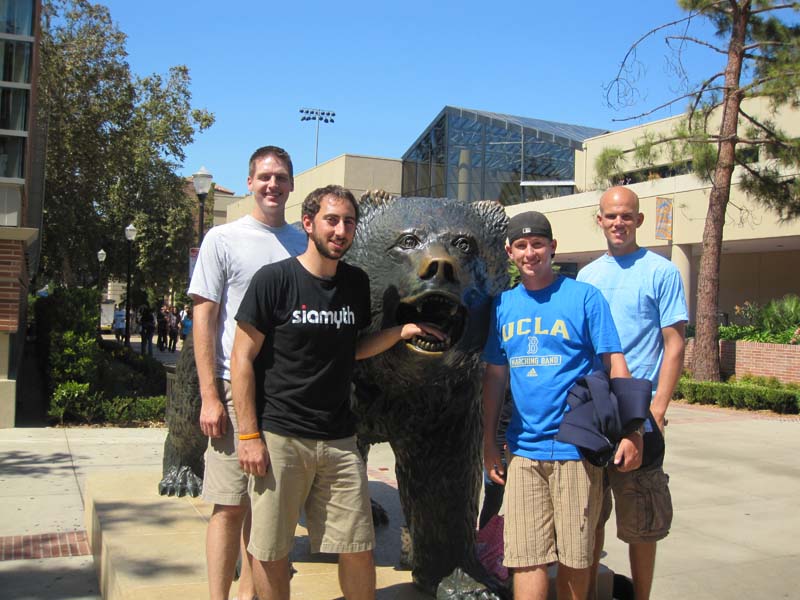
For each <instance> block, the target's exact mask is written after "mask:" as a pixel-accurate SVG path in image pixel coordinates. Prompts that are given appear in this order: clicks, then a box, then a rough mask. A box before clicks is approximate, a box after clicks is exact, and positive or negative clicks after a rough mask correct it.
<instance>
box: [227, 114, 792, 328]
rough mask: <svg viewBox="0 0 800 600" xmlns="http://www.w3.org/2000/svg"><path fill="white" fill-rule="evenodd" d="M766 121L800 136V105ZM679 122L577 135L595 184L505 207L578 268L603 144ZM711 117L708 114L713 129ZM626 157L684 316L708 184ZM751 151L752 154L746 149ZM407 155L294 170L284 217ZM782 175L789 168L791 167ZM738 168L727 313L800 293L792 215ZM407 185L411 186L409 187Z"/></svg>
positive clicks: (581, 167) (727, 240)
mask: <svg viewBox="0 0 800 600" xmlns="http://www.w3.org/2000/svg"><path fill="white" fill-rule="evenodd" d="M746 110H747V111H748V112H750V113H751V114H756V115H758V114H760V115H764V114H766V111H767V105H766V103H765V102H763V101H760V100H754V101H750V102H748V103H747V105H746ZM771 120H772V121H773V122H775V123H776V125H777V126H779V127H781V128H782V129H784V130H785V131H787V132H789V133H790V134H793V135H796V136H800V112H798V111H797V110H793V109H790V108H787V109H785V110H782V111H781V112H780V113H779V114H777V115H775V116H773V117H771ZM679 121H680V117H673V118H669V119H663V120H660V121H654V122H652V123H647V124H645V125H639V126H636V127H631V128H628V129H624V130H621V131H616V132H610V133H605V134H602V135H597V136H595V137H591V138H588V139H586V140H585V141H583V142H582V143H581V144H580V149H577V150H575V161H574V164H575V166H574V171H575V174H574V184H575V188H576V189H578V190H594V191H584V192H582V193H577V194H572V195H567V196H557V197H552V198H548V199H544V200H536V201H533V202H527V203H523V204H513V205H508V206H506V212H507V213H508V214H509V215H514V214H517V213H519V212H522V211H525V210H538V211H541V212H544V213H546V214H547V215H548V217H549V218H550V219H551V221H552V223H553V231H554V233H555V235H556V238H557V240H558V253H557V256H556V260H557V261H558V262H559V263H561V264H562V265H563V266H564V267H565V271H566V272H572V273H575V272H577V270H579V269H580V268H581V267H583V266H584V265H586V264H587V263H589V262H591V261H592V260H594V259H595V258H596V257H598V256H599V255H600V254H602V253H603V252H604V251H605V248H606V246H605V238H604V237H603V234H602V232H601V231H600V229H599V227H598V226H597V224H596V221H595V214H596V211H597V203H598V200H599V198H600V194H601V192H602V189H603V187H604V184H602V183H600V182H597V181H596V178H597V176H596V173H595V162H596V160H597V157H598V156H599V155H600V153H601V152H602V151H603V149H605V148H609V147H616V148H620V149H625V148H630V147H632V146H633V144H634V142H635V141H636V140H640V139H642V137H643V136H644V135H645V134H647V135H659V134H665V135H668V134H669V133H670V132H671V131H672V130H673V128H674V127H675V125H676V124H677V123H678V122H679ZM717 122H718V121H717ZM713 123H714V121H713V118H712V128H713V126H714V125H713ZM627 156H628V158H626V159H625V161H627V162H626V163H625V164H624V166H623V171H624V176H625V178H626V180H629V181H631V183H628V184H627V185H628V186H629V187H630V188H631V189H633V190H634V191H635V192H636V193H637V194H638V195H639V198H640V201H641V210H642V212H643V213H644V215H645V220H644V224H643V225H642V227H641V228H640V229H639V232H638V240H639V243H640V245H642V246H646V247H648V248H650V249H651V250H653V251H655V252H658V253H659V254H661V255H663V256H665V257H667V258H669V259H670V260H671V261H672V262H673V263H675V265H676V266H677V267H678V269H679V270H680V272H681V274H682V276H683V280H684V285H685V288H686V293H687V300H688V302H689V309H690V319H691V320H693V318H694V317H693V316H694V312H695V310H694V309H695V303H696V298H695V297H696V290H697V272H698V270H699V265H700V255H701V253H702V246H703V244H702V237H703V227H704V225H705V219H706V212H707V209H708V196H709V193H710V191H711V184H710V183H709V182H707V181H703V180H701V179H699V178H697V177H696V176H694V175H692V174H680V173H681V171H684V172H685V171H687V170H688V165H686V164H684V165H681V164H680V161H678V162H679V164H678V166H677V168H676V167H675V161H674V160H671V158H672V157H669V156H666V155H665V156H663V157H662V158H661V160H656V164H655V165H654V166H650V167H648V168H643V167H641V166H638V165H637V164H635V162H634V160H633V158H632V155H627ZM754 160H757V157H755V156H754ZM406 162H408V161H401V160H397V159H388V158H375V157H366V156H358V155H352V154H344V155H342V156H339V157H337V158H334V159H332V160H329V161H327V162H324V163H322V164H320V165H319V166H317V167H314V168H312V169H309V170H307V171H304V172H303V173H300V174H298V175H296V176H295V191H294V192H293V193H292V194H291V196H290V197H289V201H288V203H287V211H286V218H287V221H288V222H290V223H291V222H295V221H299V220H300V205H301V204H302V201H303V199H304V198H305V196H306V195H307V194H308V193H309V192H310V191H311V190H313V189H315V188H317V187H320V186H323V185H327V184H331V183H336V184H340V185H344V186H345V187H347V188H349V189H351V190H352V191H353V193H354V194H355V195H356V197H358V196H359V195H360V194H361V193H363V192H364V191H366V190H369V189H375V188H381V189H384V190H387V191H389V192H391V193H394V194H401V193H402V191H404V190H402V189H401V187H402V181H401V179H402V172H403V168H404V166H405V163H406ZM676 172H677V173H678V174H675V173H676ZM786 175H787V177H790V176H795V175H798V173H787V174H786ZM740 176H741V171H740V170H737V171H736V172H735V173H734V185H733V188H732V190H731V202H730V204H729V206H728V211H727V219H726V224H725V228H724V241H723V248H722V252H723V255H722V262H721V273H720V281H721V285H720V307H719V308H720V312H722V313H725V314H726V315H728V316H729V317H732V316H733V314H734V307H735V306H736V305H741V304H742V303H743V302H744V301H745V300H750V301H753V302H758V303H759V304H764V303H766V302H768V301H769V300H771V299H773V298H779V297H781V296H783V295H785V294H788V293H795V294H797V293H800V272H799V271H798V270H797V269H794V268H792V266H791V265H792V264H800V222H795V223H792V222H789V223H784V222H782V221H781V220H780V218H779V217H778V215H777V214H775V213H774V212H773V211H771V210H769V209H767V208H765V207H764V206H762V205H761V204H759V203H758V202H757V201H756V200H754V199H752V198H748V197H747V196H746V195H745V194H744V192H742V191H741V190H740V188H739V184H738V181H739V178H740ZM530 183H531V182H529V181H522V182H520V181H519V180H518V181H517V183H516V184H515V185H518V186H519V185H521V186H523V187H524V186H525V185H530ZM566 183H570V184H571V183H572V182H571V181H570V182H566ZM448 189H449V188H448ZM411 193H416V192H415V190H412V191H411ZM431 193H432V192H431ZM508 195H509V197H512V198H513V197H515V196H516V197H517V198H519V197H530V196H529V195H526V194H525V193H524V190H520V192H519V193H518V194H516V193H513V194H508ZM495 199H497V198H495ZM500 199H502V196H501V198H500ZM515 201H518V200H515ZM252 202H253V200H252V198H251V197H245V198H244V199H242V200H238V201H234V202H233V203H232V204H230V205H229V207H228V213H227V220H228V221H231V220H233V219H236V218H238V217H240V216H242V215H244V214H247V213H249V212H250V211H251V210H252V206H253V205H252Z"/></svg>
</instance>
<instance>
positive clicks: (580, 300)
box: [483, 211, 641, 600]
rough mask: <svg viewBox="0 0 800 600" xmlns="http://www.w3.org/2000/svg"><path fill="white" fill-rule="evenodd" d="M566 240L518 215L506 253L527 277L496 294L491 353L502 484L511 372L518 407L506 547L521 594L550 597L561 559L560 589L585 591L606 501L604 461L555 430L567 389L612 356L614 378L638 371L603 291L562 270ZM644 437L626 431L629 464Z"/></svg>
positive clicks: (489, 449)
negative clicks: (501, 431)
mask: <svg viewBox="0 0 800 600" xmlns="http://www.w3.org/2000/svg"><path fill="white" fill-rule="evenodd" d="M555 250H556V240H554V239H553V233H552V230H551V227H550V222H549V221H548V220H547V218H546V217H545V216H544V215H543V214H541V213H538V212H534V211H530V212H525V213H521V214H519V215H515V216H514V217H512V218H511V220H510V221H509V224H508V245H507V246H506V252H507V253H508V256H509V258H510V259H511V260H513V261H514V263H515V264H516V266H517V267H518V268H519V272H520V277H521V284H520V285H518V286H517V287H515V288H514V289H511V290H508V291H506V292H503V293H502V294H501V295H500V296H499V297H498V298H496V299H495V301H494V304H493V307H492V313H491V324H490V327H489V334H488V338H487V341H486V347H485V349H484V352H483V359H484V360H485V361H486V370H485V372H484V378H483V409H484V433H483V435H484V441H483V446H484V467H485V469H486V472H487V473H488V474H489V477H490V478H491V479H492V481H494V482H495V483H497V484H500V485H502V484H503V483H504V481H503V474H504V473H503V471H504V469H503V466H502V465H503V463H502V460H501V457H500V452H499V450H498V448H497V443H496V440H495V434H496V431H497V421H498V416H499V413H500V406H501V405H502V402H503V397H504V395H505V386H506V380H507V378H508V376H509V373H510V376H511V394H512V397H513V412H512V416H511V422H510V424H509V427H508V429H507V431H506V441H507V444H508V451H509V453H510V455H511V460H510V462H509V464H508V490H507V492H506V494H505V499H506V512H505V529H504V539H505V556H504V559H503V564H504V565H505V566H507V567H509V568H512V569H513V572H514V597H515V598H544V597H546V596H547V588H548V578H547V566H548V564H550V563H552V562H556V561H557V562H558V563H559V565H558V575H557V578H556V583H557V587H558V597H559V598H560V599H563V598H574V599H575V600H577V599H580V600H584V598H585V597H586V594H587V592H588V589H589V584H590V581H591V579H590V567H591V565H592V550H593V547H594V535H595V529H596V527H597V522H598V518H599V515H600V509H601V506H602V469H601V468H600V467H596V466H594V465H592V464H590V463H589V462H588V461H587V460H585V459H583V458H582V457H581V455H580V452H579V451H578V449H577V448H576V447H575V446H573V445H572V444H567V443H564V442H560V441H558V440H556V439H555V436H556V433H557V432H558V428H559V425H560V424H561V421H562V419H563V418H564V414H565V413H566V412H567V392H568V390H569V389H570V388H571V387H572V386H573V384H574V383H575V381H576V380H577V379H578V378H580V377H582V376H584V375H588V374H589V373H591V372H592V371H593V370H594V368H595V361H597V360H598V359H599V360H602V363H603V364H604V366H605V368H606V369H607V370H608V371H610V374H611V376H612V377H630V373H629V372H628V368H627V366H626V365H625V359H624V357H623V355H622V353H621V349H622V348H621V346H620V342H619V337H618V336H617V332H616V329H615V328H614V323H613V320H612V317H611V312H610V310H609V308H608V303H607V302H606V301H605V300H604V299H603V297H602V295H601V294H600V293H599V292H598V291H597V289H595V288H593V287H592V286H590V285H586V284H584V283H579V282H576V281H573V280H572V279H569V278H566V277H561V276H559V275H557V274H556V273H555V272H554V271H553V265H552V259H553V256H555ZM640 450H641V438H640V437H639V436H638V435H636V434H632V435H631V436H627V437H626V438H623V440H622V441H621V442H620V445H619V449H618V451H617V453H616V456H615V463H616V464H617V465H619V468H620V470H631V469H636V468H637V467H638V466H639V464H640V463H641V457H640Z"/></svg>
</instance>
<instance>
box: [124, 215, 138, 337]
mask: <svg viewBox="0 0 800 600" xmlns="http://www.w3.org/2000/svg"><path fill="white" fill-rule="evenodd" d="M125 239H126V240H128V282H127V285H126V286H125V347H126V348H130V347H131V255H132V252H133V240H135V239H136V227H134V226H133V223H131V224H130V225H128V226H127V227H126V228H125Z"/></svg>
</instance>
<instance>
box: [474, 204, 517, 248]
mask: <svg viewBox="0 0 800 600" xmlns="http://www.w3.org/2000/svg"><path fill="white" fill-rule="evenodd" d="M471 206H472V209H473V210H474V211H475V212H476V213H478V215H479V216H480V217H481V219H482V220H483V222H484V223H485V224H486V226H487V227H488V228H489V230H490V231H491V232H492V234H493V235H495V236H497V237H499V238H500V239H501V240H502V241H505V239H506V229H507V228H508V217H507V216H506V211H505V210H504V209H503V205H502V204H500V203H499V202H497V201H496V200H479V201H477V202H473V203H472V204H471Z"/></svg>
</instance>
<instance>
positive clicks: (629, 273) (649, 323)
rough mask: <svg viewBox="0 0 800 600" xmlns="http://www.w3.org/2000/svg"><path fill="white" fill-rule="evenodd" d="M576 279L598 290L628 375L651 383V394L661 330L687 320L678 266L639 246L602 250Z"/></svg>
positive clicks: (659, 357)
mask: <svg viewBox="0 0 800 600" xmlns="http://www.w3.org/2000/svg"><path fill="white" fill-rule="evenodd" d="M578 281H585V282H586V283H590V284H592V285H593V286H595V287H596V288H597V289H599V290H600V291H601V292H602V294H603V297H604V298H605V299H606V300H607V301H608V304H609V305H610V306H611V314H612V315H614V324H615V325H616V326H617V332H618V333H619V337H620V340H621V341H622V351H623V353H624V354H625V360H626V361H627V363H628V369H630V372H631V375H633V376H634V377H639V378H642V379H649V380H650V381H652V382H653V393H655V391H656V387H657V385H658V375H659V372H660V370H661V361H662V360H663V358H664V337H663V335H662V334H661V329H662V328H664V327H669V326H670V325H675V324H676V323H679V322H681V321H687V320H688V318H689V316H688V312H687V310H686V296H685V294H684V292H683V282H682V281H681V276H680V273H679V272H678V269H677V268H676V267H675V265H673V264H672V263H671V262H670V261H668V260H667V259H666V258H664V257H663V256H659V255H658V254H656V253H655V252H651V251H649V250H647V249H646V248H640V249H639V250H637V251H636V252H632V253H630V254H626V255H625V256H619V257H613V256H610V255H608V254H604V255H603V256H601V257H600V258H598V259H597V260H595V261H593V262H591V263H589V264H588V265H586V266H585V267H584V268H583V269H581V271H580V273H578Z"/></svg>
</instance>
